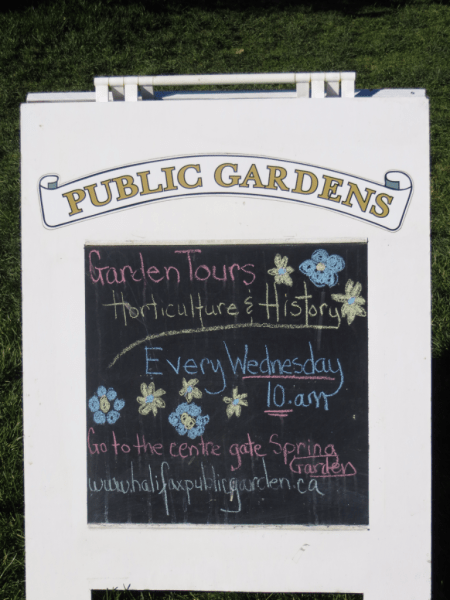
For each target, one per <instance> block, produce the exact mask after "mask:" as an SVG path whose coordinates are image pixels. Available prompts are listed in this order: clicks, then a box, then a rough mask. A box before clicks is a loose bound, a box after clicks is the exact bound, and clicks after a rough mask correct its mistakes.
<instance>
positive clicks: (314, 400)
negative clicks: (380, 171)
mask: <svg viewBox="0 0 450 600" xmlns="http://www.w3.org/2000/svg"><path fill="white" fill-rule="evenodd" d="M85 260H86V263H85V272H86V382H87V403H86V404H87V405H86V410H87V477H88V481H87V495H88V521H89V523H162V524H171V523H196V524H275V525H282V524H305V525H333V524H341V525H363V524H367V523H368V329H367V310H368V307H367V302H366V300H367V286H368V282H367V246H366V244H363V243H342V244H329V243H323V244H266V245H262V244H240V245H192V246H174V245H171V246H162V245H153V246H149V245H146V246H131V245H130V246H100V245H99V246H87V247H86V249H85Z"/></svg>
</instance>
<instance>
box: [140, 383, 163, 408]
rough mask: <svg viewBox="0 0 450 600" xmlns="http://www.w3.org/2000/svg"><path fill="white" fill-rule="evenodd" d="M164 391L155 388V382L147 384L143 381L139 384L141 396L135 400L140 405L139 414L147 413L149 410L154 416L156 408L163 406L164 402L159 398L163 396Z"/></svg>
mask: <svg viewBox="0 0 450 600" xmlns="http://www.w3.org/2000/svg"><path fill="white" fill-rule="evenodd" d="M165 393H166V392H165V391H164V390H161V389H159V390H155V384H154V383H153V382H152V383H149V384H148V385H147V384H145V383H142V384H141V394H142V396H138V397H137V398H136V400H137V401H138V402H139V404H140V405H141V406H140V407H139V412H140V413H141V415H148V413H149V412H152V413H153V415H154V416H156V414H157V412H158V408H165V406H166V403H165V402H164V400H162V399H161V396H164V394H165Z"/></svg>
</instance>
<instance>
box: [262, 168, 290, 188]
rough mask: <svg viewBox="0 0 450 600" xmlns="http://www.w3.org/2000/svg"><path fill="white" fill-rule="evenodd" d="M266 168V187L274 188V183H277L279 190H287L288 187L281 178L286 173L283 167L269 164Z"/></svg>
mask: <svg viewBox="0 0 450 600" xmlns="http://www.w3.org/2000/svg"><path fill="white" fill-rule="evenodd" d="M267 168H268V169H269V171H270V174H269V183H268V184H267V186H266V188H267V189H268V190H276V189H277V187H276V185H275V184H277V186H278V187H279V188H280V190H282V191H283V192H289V188H288V187H287V186H286V185H285V184H284V182H283V179H284V178H285V177H286V175H287V171H286V169H283V167H272V166H270V165H267Z"/></svg>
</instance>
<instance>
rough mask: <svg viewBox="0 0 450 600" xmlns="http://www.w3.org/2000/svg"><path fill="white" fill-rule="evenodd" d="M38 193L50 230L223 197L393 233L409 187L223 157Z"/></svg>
mask: <svg viewBox="0 0 450 600" xmlns="http://www.w3.org/2000/svg"><path fill="white" fill-rule="evenodd" d="M39 193H40V200H41V208H42V216H43V220H44V224H45V225H46V226H47V227H49V228H53V227H60V226H62V225H67V224H70V223H75V222H78V221H81V220H84V219H89V218H91V217H96V216H100V215H104V214H107V213H111V212H114V211H117V210H122V209H125V208H131V207H135V206H139V205H141V204H145V203H148V202H155V201H161V200H169V199H174V198H181V197H186V196H199V195H203V196H205V195H206V196H211V195H217V194H222V195H224V194H225V195H238V196H249V195H250V196H255V197H260V198H267V199H275V200H287V201H293V202H299V203H302V204H308V205H312V206H318V207H320V208H325V209H328V210H333V211H335V212H338V213H340V214H343V215H347V216H350V217H355V218H357V219H362V220H364V221H367V222H368V223H371V224H372V225H377V226H379V227H382V228H384V229H387V230H389V231H396V230H398V229H399V228H400V227H401V225H402V221H403V219H404V217H405V214H406V210H407V208H408V204H409V201H410V198H411V194H412V181H411V179H410V177H409V176H408V175H406V174H405V173H402V172H398V171H390V172H388V173H386V175H385V182H384V184H381V183H375V182H373V181H369V180H366V179H363V178H361V177H355V176H354V175H348V174H346V173H340V172H337V171H333V170H330V169H327V168H323V167H317V166H311V165H307V164H301V163H297V162H292V161H287V160H279V159H276V158H267V157H261V156H246V155H237V154H236V155H229V154H226V155H195V156H182V157H176V158H165V159H160V160H153V161H148V162H144V163H139V164H134V165H128V166H122V167H118V168H115V169H112V170H109V171H102V172H100V173H95V174H93V175H88V176H86V177H82V178H81V179H78V180H75V181H72V182H70V183H65V184H63V185H59V176H58V175H45V176H43V177H42V178H41V179H40V182H39Z"/></svg>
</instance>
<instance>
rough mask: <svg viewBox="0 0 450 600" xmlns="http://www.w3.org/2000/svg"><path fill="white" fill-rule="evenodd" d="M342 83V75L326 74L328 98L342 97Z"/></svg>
mask: <svg viewBox="0 0 450 600" xmlns="http://www.w3.org/2000/svg"><path fill="white" fill-rule="evenodd" d="M340 81H341V74H340V73H325V91H326V94H327V97H328V98H330V97H334V96H339V95H340V87H339V84H340Z"/></svg>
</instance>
